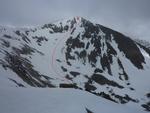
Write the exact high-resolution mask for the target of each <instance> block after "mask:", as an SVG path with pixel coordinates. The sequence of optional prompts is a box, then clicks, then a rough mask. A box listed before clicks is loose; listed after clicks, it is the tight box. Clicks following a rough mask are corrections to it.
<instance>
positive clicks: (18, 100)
mask: <svg viewBox="0 0 150 113" xmlns="http://www.w3.org/2000/svg"><path fill="white" fill-rule="evenodd" d="M86 108H87V109H89V110H90V111H92V112H93V113H146V112H145V111H142V110H138V109H135V107H133V106H132V105H130V106H129V105H120V104H116V103H113V102H111V101H108V100H106V99H103V98H101V97H97V96H95V95H93V94H90V93H87V92H84V91H80V90H74V89H59V88H58V89H47V88H43V89H41V88H0V113H87V112H86Z"/></svg>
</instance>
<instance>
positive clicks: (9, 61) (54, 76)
mask: <svg viewBox="0 0 150 113" xmlns="http://www.w3.org/2000/svg"><path fill="white" fill-rule="evenodd" d="M149 57H150V50H149V49H148V48H147V47H145V46H144V45H141V44H140V43H138V42H135V41H133V40H132V39H131V38H129V37H127V36H125V35H123V34H121V33H119V32H116V31H114V30H111V29H109V28H106V27H104V26H102V25H99V24H94V23H91V22H90V21H88V20H85V19H84V18H80V17H75V18H73V19H70V20H64V21H61V22H55V23H50V24H45V25H43V26H39V27H37V28H32V29H17V28H13V29H11V28H1V29H0V78H1V79H0V84H1V87H3V86H4V87H5V86H7V87H10V86H11V87H12V86H16V87H31V86H32V87H50V88H52V87H55V88H59V87H61V88H64V87H66V88H75V89H80V90H83V91H87V92H90V93H92V94H95V95H97V96H100V97H103V98H106V99H108V100H111V101H113V102H115V103H121V104H125V103H128V104H130V103H132V102H133V103H134V105H137V106H142V107H144V108H145V109H146V110H150V99H149V94H150V82H149V80H150V76H149V73H150V58H149ZM128 104H127V105H128ZM139 109H141V108H139ZM142 109H143V108H142Z"/></svg>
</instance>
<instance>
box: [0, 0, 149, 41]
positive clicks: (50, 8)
mask: <svg viewBox="0 0 150 113" xmlns="http://www.w3.org/2000/svg"><path fill="white" fill-rule="evenodd" d="M74 16H81V17H84V18H86V19H88V20H91V21H93V22H97V23H99V24H102V25H105V26H107V27H110V28H113V29H115V30H117V31H120V32H122V33H124V34H126V35H128V36H130V37H135V38H141V39H145V40H149V41H150V0H0V25H13V26H37V25H41V24H45V23H49V22H53V21H55V20H58V19H64V18H66V19H67V18H70V17H74Z"/></svg>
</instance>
